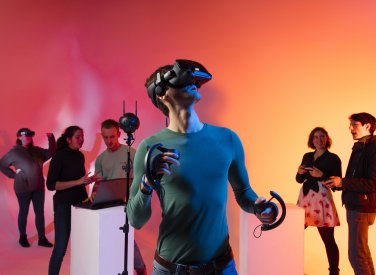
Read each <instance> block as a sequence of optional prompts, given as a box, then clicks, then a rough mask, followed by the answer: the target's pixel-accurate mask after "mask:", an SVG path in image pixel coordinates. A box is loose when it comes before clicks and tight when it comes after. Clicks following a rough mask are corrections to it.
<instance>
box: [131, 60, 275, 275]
mask: <svg viewBox="0 0 376 275" xmlns="http://www.w3.org/2000/svg"><path fill="white" fill-rule="evenodd" d="M210 79H211V75H210V73H209V72H208V71H207V70H206V69H205V68H204V67H203V66H202V65H201V64H199V63H197V62H194V61H190V60H177V61H176V63H175V64H174V65H167V66H163V67H161V68H159V69H157V70H156V71H155V72H154V73H153V74H152V75H151V76H150V77H149V78H148V79H147V80H146V87H147V89H148V95H149V97H150V98H151V100H152V103H153V104H154V105H155V106H156V107H157V108H159V109H160V110H161V111H162V112H163V113H164V114H165V115H166V116H167V117H168V119H169V125H168V127H167V128H165V129H163V130H161V131H159V132H158V133H156V134H154V135H152V136H150V137H149V138H146V139H144V140H143V141H142V142H141V143H140V144H139V146H138V149H137V152H136V156H135V160H134V180H133V183H132V187H131V194H130V199H129V201H128V205H127V214H128V217H129V221H130V224H131V225H132V226H134V227H135V228H137V229H139V228H141V227H142V226H143V225H144V224H145V223H146V222H147V221H148V220H149V218H150V216H151V212H152V209H151V195H152V193H153V190H155V191H156V195H157V196H158V198H159V200H160V204H161V207H162V221H161V224H160V227H159V237H158V244H157V248H156V252H155V257H154V263H153V264H154V271H153V274H155V275H159V274H189V273H190V274H237V271H236V267H235V262H234V259H233V254H232V251H231V247H230V244H229V233H228V226H227V218H226V203H227V188H228V181H229V182H230V184H231V187H232V189H233V192H234V194H235V197H236V200H237V202H238V204H239V205H240V207H241V208H242V209H243V210H245V211H247V212H249V213H252V214H253V213H255V211H254V210H255V207H254V205H255V203H259V202H262V201H264V200H265V199H264V198H258V197H257V195H256V193H255V192H254V191H253V190H252V188H251V187H250V184H249V180H248V174H247V170H246V167H245V164H244V152H243V147H242V144H241V141H240V139H239V138H238V136H237V135H236V134H235V133H234V132H233V131H231V130H229V129H227V128H222V127H217V126H213V125H210V124H206V123H203V122H202V121H201V120H200V118H199V116H198V114H197V113H196V111H195V110H194V107H195V104H196V103H197V102H199V100H200V99H201V94H200V93H199V91H198V88H199V87H201V85H202V84H204V83H206V82H207V81H209V80H210ZM157 143H162V144H163V146H164V147H166V148H174V149H177V151H178V152H179V154H177V153H174V152H164V153H161V154H159V155H157V156H155V158H154V161H153V168H152V170H153V173H152V174H153V178H154V179H156V180H158V181H159V185H158V186H155V185H153V184H152V183H150V182H149V181H148V180H147V179H146V177H145V170H144V161H145V155H146V154H147V150H148V147H151V146H153V145H155V144H157ZM179 155H180V156H179ZM257 217H258V218H259V219H260V220H261V221H262V223H265V224H270V223H272V222H273V221H274V220H275V213H274V212H273V211H271V209H270V208H267V209H266V210H265V211H263V212H262V213H261V214H257Z"/></svg>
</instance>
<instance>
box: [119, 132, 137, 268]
mask: <svg viewBox="0 0 376 275" xmlns="http://www.w3.org/2000/svg"><path fill="white" fill-rule="evenodd" d="M124 140H125V141H126V144H127V145H128V149H127V163H126V165H125V166H124V167H123V169H124V170H125V175H126V199H125V207H124V212H125V223H124V225H123V226H122V227H120V228H119V229H120V230H122V231H123V233H124V270H123V272H122V273H119V275H127V274H129V272H130V273H133V270H131V271H128V234H129V222H128V216H127V203H128V199H129V186H130V176H131V169H132V159H131V147H132V144H133V142H134V137H133V134H132V133H127V138H126V139H124Z"/></svg>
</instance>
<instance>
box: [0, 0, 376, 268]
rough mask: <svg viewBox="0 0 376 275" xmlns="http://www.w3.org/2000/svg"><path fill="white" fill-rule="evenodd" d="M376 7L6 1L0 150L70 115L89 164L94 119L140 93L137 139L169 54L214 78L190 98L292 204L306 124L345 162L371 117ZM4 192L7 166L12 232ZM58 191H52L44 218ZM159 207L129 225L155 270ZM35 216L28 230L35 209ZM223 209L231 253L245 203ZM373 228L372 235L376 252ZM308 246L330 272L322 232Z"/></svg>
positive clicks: (153, 127) (0, 52) (0, 217)
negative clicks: (137, 226)
mask: <svg viewBox="0 0 376 275" xmlns="http://www.w3.org/2000/svg"><path fill="white" fill-rule="evenodd" d="M375 13H376V3H375V2H374V1H361V2H359V1H346V2H344V1H341V2H340V1H298V0H293V1H288V3H286V1H276V0H271V1H241V0H235V1H231V2H229V1H223V0H219V1H215V2H214V1H198V0H193V1H189V2H188V1H185V2H182V1H172V0H166V1H121V0H106V1H88V0H76V1H41V0H36V1H28V0H23V1H22V0H16V1H11V0H4V1H1V3H0V37H1V42H0V90H1V102H0V155H1V156H2V155H3V154H4V153H6V152H7V151H8V150H9V149H10V148H11V146H12V145H13V144H14V142H15V133H16V131H17V129H19V128H20V127H30V128H32V129H33V130H35V131H36V133H37V134H36V136H35V143H36V144H38V145H41V146H46V144H47V139H46V137H45V133H46V132H50V131H52V132H53V133H54V134H55V136H56V137H58V136H60V134H61V132H62V131H63V129H64V128H65V127H67V126H69V125H71V124H77V125H80V126H82V127H83V128H84V131H85V144H84V148H83V149H84V151H85V154H86V157H87V167H88V169H90V167H92V165H93V161H94V160H95V157H96V156H97V155H98V154H99V152H101V151H102V150H103V149H104V145H103V144H102V142H101V139H100V136H99V135H98V133H99V126H100V122H101V121H102V120H104V119H106V118H115V119H118V118H119V117H120V116H121V114H122V101H123V100H125V102H126V110H127V111H132V112H133V111H134V104H135V101H136V100H137V102H138V114H139V117H140V120H141V127H140V129H139V130H138V131H137V133H136V144H135V145H136V146H137V144H138V142H139V141H140V140H141V139H142V138H144V137H146V136H148V135H150V134H151V133H153V132H155V131H157V130H159V129H160V128H162V127H163V126H164V118H163V116H162V115H161V113H160V112H159V111H158V110H157V109H155V108H154V106H153V105H152V104H151V103H150V101H149V99H148V98H147V95H146V91H145V88H144V86H143V85H144V81H145V78H146V77H147V76H148V75H149V74H150V73H151V72H152V71H153V70H154V69H155V68H156V67H158V66H160V65H164V64H167V63H172V62H174V60H175V59H177V58H187V59H194V60H197V61H200V62H201V63H203V64H204V65H205V66H206V67H207V69H208V70H209V71H210V72H211V73H212V74H213V80H212V81H211V82H210V83H208V84H207V85H205V86H204V87H203V88H202V95H203V99H202V101H201V102H200V103H199V104H198V106H197V109H198V113H199V114H200V115H201V117H202V119H203V121H205V122H208V123H212V124H217V125H223V126H226V127H230V128H232V129H233V130H235V131H236V132H237V133H238V134H239V136H240V138H241V139H242V141H243V145H244V149H245V153H246V161H247V167H248V169H249V170H248V172H249V176H250V179H251V184H252V186H253V187H254V189H255V190H256V191H257V193H258V194H259V195H263V196H266V197H268V193H269V190H275V191H277V192H278V193H279V194H280V195H281V196H283V197H284V199H285V200H286V202H289V203H295V202H296V199H297V196H298V192H299V188H300V186H299V185H298V184H297V183H296V182H295V173H296V169H297V166H298V165H299V163H300V161H301V158H302V156H303V154H304V153H305V152H306V151H308V148H307V147H306V141H307V137H308V133H309V131H310V130H311V129H312V128H314V127H316V126H323V127H325V128H326V129H327V130H328V131H329V134H330V135H331V136H332V139H333V146H332V152H334V153H337V154H338V155H339V156H340V158H341V159H342V163H343V171H345V168H346V166H347V162H348V158H349V155H350V151H351V146H352V142H353V141H352V139H351V136H350V134H349V132H348V120H347V117H348V116H349V115H350V114H351V113H354V112H361V111H366V112H370V113H372V114H373V115H376V109H375V102H376V93H375V88H376V78H375V74H376V65H375V64H376V51H375V50H374V49H375V48H376V28H375V26H376V17H375V16H374V15H375ZM47 168H48V167H46V168H45V171H47ZM12 188H13V186H12V181H10V180H8V179H7V178H5V177H4V176H3V175H2V174H1V175H0V206H2V207H1V208H2V211H1V212H0V235H2V236H3V235H4V234H5V235H4V236H12V237H14V236H16V235H17V234H18V233H17V229H16V219H17V210H18V206H17V202H16V197H15V195H14V193H13V190H12ZM52 195H53V193H52V192H49V191H47V197H46V205H45V208H46V221H47V223H48V224H50V223H51V222H52V221H53V213H52ZM334 197H335V202H336V205H337V208H338V211H339V214H340V219H341V223H342V225H341V226H340V227H339V228H337V229H336V239H337V242H338V245H339V248H340V253H341V255H340V257H341V258H340V268H341V274H352V269H351V267H350V264H349V263H348V259H347V224H346V219H345V210H344V208H343V207H342V206H341V202H340V193H339V192H337V193H335V194H334ZM154 205H155V209H156V211H155V213H154V215H153V217H152V220H151V221H150V222H149V223H148V224H147V225H146V226H145V228H143V229H142V230H140V231H139V232H136V239H138V240H139V244H140V246H142V247H144V248H143V254H144V255H145V258H146V261H147V264H148V268H149V269H150V267H151V257H152V254H153V253H154V247H155V241H156V240H155V239H156V234H155V232H156V231H157V226H158V222H159V219H160V218H159V217H160V212H159V210H158V206H157V203H156V202H154ZM30 216H31V217H30V222H29V229H30V231H32V230H34V225H33V221H32V219H33V218H34V216H33V213H32V211H31V215H30ZM228 216H229V224H230V233H231V243H232V246H233V247H234V249H235V253H236V257H237V259H238V246H239V245H238V242H239V207H238V206H237V205H236V202H235V200H234V198H233V195H232V193H230V197H229V207H228ZM49 230H50V231H49V232H51V231H52V227H51V225H50V227H49ZM375 230H376V229H375V226H373V227H371V230H370V244H371V246H372V247H371V248H372V253H373V255H374V260H375V261H376V258H375V255H376V246H375V245H374V244H375V243H376V234H375V232H376V231H375ZM34 231H35V230H34ZM34 233H35V232H34ZM291 237H292V238H293V236H291ZM305 247H306V248H305V272H306V273H307V274H325V273H326V272H327V264H326V263H327V260H326V255H325V249H324V246H323V243H322V242H321V240H320V237H319V235H318V233H317V231H316V229H314V228H309V229H307V230H306V232H305ZM0 251H1V248H0ZM268 256H269V255H268ZM0 262H1V261H0ZM317 263H320V264H317ZM0 271H1V265H0ZM0 273H1V272H0Z"/></svg>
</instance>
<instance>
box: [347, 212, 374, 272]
mask: <svg viewBox="0 0 376 275" xmlns="http://www.w3.org/2000/svg"><path fill="white" fill-rule="evenodd" d="M346 216H347V223H348V226H349V248H348V249H349V250H348V253H349V260H350V263H351V266H352V268H353V269H354V272H355V275H375V268H374V266H373V262H372V256H371V252H370V250H369V247H368V227H369V226H370V225H372V224H373V223H374V221H375V217H376V213H361V212H357V211H352V210H347V211H346Z"/></svg>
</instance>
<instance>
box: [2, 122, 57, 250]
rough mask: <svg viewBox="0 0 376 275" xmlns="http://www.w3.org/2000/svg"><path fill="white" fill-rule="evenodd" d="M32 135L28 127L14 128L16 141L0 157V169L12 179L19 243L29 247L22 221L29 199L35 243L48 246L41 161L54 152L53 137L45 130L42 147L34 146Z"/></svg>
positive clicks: (27, 210)
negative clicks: (35, 235)
mask: <svg viewBox="0 0 376 275" xmlns="http://www.w3.org/2000/svg"><path fill="white" fill-rule="evenodd" d="M34 135H35V132H34V131H31V130H30V129H28V128H21V129H19V130H18V131H17V140H16V145H15V146H14V147H13V148H12V149H10V150H9V151H8V152H7V153H6V154H5V155H4V156H3V157H2V158H1V159H0V171H1V172H2V173H4V175H6V176H7V177H9V178H12V179H14V191H15V193H16V197H17V200H18V205H19V212H18V230H19V233H20V239H19V244H20V245H21V246H22V247H30V243H29V241H28V240H27V234H26V224H27V215H28V213H29V207H30V202H32V203H33V208H34V213H35V225H36V228H37V231H38V237H39V239H38V245H39V246H44V247H52V246H53V244H52V243H50V242H49V241H48V240H47V238H46V236H45V221H44V198H45V184H44V183H45V181H44V176H43V163H44V162H45V161H47V160H48V159H49V158H51V156H52V155H53V154H54V152H55V150H56V141H55V137H54V135H53V134H52V133H47V138H48V143H49V145H48V149H44V148H41V147H38V146H34V144H33V137H34Z"/></svg>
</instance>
